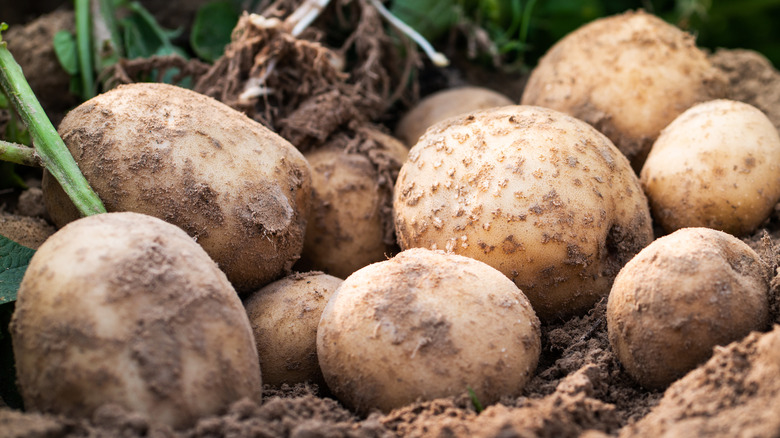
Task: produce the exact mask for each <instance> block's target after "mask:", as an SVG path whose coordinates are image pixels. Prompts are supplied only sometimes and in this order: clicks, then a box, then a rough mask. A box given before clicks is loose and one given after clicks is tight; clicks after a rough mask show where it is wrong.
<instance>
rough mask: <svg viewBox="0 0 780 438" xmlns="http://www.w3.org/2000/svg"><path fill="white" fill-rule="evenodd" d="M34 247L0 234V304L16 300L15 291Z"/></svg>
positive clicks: (33, 251) (33, 252)
mask: <svg viewBox="0 0 780 438" xmlns="http://www.w3.org/2000/svg"><path fill="white" fill-rule="evenodd" d="M33 254H35V250H34V249H30V248H27V247H26V246H22V245H19V244H18V243H16V242H14V241H13V240H11V239H8V238H7V237H5V236H0V304H5V303H10V302H12V301H16V292H17V291H18V290H19V284H21V282H22V277H24V272H25V271H26V270H27V265H28V264H29V263H30V259H31V258H32V256H33Z"/></svg>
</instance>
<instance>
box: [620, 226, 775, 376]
mask: <svg viewBox="0 0 780 438" xmlns="http://www.w3.org/2000/svg"><path fill="white" fill-rule="evenodd" d="M768 291H769V280H768V278H767V274H766V267H765V265H764V263H763V262H762V261H761V259H760V258H759V256H758V255H757V254H756V253H755V252H754V251H753V250H752V249H750V247H749V246H747V244H745V243H743V242H742V241H741V240H739V239H737V238H735V237H733V236H731V235H729V234H726V233H723V232H721V231H716V230H711V229H708V228H683V229H681V230H679V231H676V232H674V233H672V234H670V235H667V236H665V237H661V238H659V239H658V240H656V241H655V242H653V243H652V244H650V245H649V246H648V247H647V248H645V249H643V250H642V251H641V252H640V253H639V254H637V256H636V257H634V258H633V259H632V260H631V261H630V262H628V264H626V266H625V267H624V268H623V269H622V270H621V271H620V274H618V276H617V278H616V279H615V283H614V285H613V286H612V291H611V292H610V294H609V300H608V302H607V328H608V332H609V341H610V344H611V345H612V349H613V350H614V351H615V354H616V355H617V357H618V359H619V360H620V362H621V363H622V364H623V367H624V368H625V370H626V372H627V373H628V374H629V375H630V376H631V377H632V378H634V379H635V380H636V381H637V382H638V383H639V384H641V385H642V386H644V387H646V388H651V389H660V388H664V387H666V386H667V385H669V384H670V383H672V382H673V381H674V380H676V379H677V378H679V377H682V376H683V375H684V374H685V373H686V372H688V371H690V370H692V369H693V368H695V367H696V366H697V365H699V364H700V363H702V362H704V361H706V360H707V359H708V358H709V357H710V355H711V354H712V348H713V347H715V346H716V345H725V344H727V343H729V342H732V341H736V340H739V339H742V338H743V337H744V336H746V335H747V334H748V333H749V332H750V331H751V330H763V329H765V328H766V327H767V325H768V324H769V302H768V301H769V298H768Z"/></svg>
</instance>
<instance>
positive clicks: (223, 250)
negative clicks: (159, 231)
mask: <svg viewBox="0 0 780 438" xmlns="http://www.w3.org/2000/svg"><path fill="white" fill-rule="evenodd" d="M59 133H60V135H61V136H62V138H63V140H65V143H66V144H67V146H68V149H70V152H71V154H73V156H74V157H75V158H76V161H77V162H78V164H79V167H80V168H81V170H82V172H83V173H84V175H85V176H86V178H87V180H88V181H89V183H90V184H91V185H92V187H93V188H94V189H95V191H96V192H97V194H98V195H99V196H100V198H101V199H102V200H103V202H104V204H105V205H106V209H107V210H108V211H134V212H138V213H145V214H148V215H151V216H155V217H158V218H160V219H163V220H165V221H167V222H170V223H172V224H174V225H178V226H179V227H181V228H182V229H184V230H185V231H186V232H187V233H188V234H189V235H190V236H192V237H194V238H195V239H196V240H197V241H198V243H199V244H200V245H201V246H203V248H204V249H205V250H206V252H207V253H209V255H210V256H211V257H212V258H213V259H214V260H215V261H216V262H217V263H218V264H219V267H220V268H221V269H223V270H224V271H225V273H226V274H227V276H228V279H229V280H230V281H231V282H232V283H233V285H234V286H235V287H236V289H238V290H239V292H246V291H251V290H256V289H257V288H259V287H261V286H263V285H264V284H267V283H269V282H270V281H272V280H274V279H275V278H277V277H280V276H282V275H283V274H284V273H285V272H287V271H288V270H289V268H290V267H291V266H292V264H293V263H294V262H295V261H296V260H297V259H298V258H299V256H300V253H301V250H302V248H303V235H304V231H305V229H306V218H307V215H308V211H309V198H310V191H311V175H310V169H309V166H308V164H307V163H306V160H305V159H304V158H303V156H302V155H301V154H300V153H299V152H298V151H297V150H296V149H295V148H294V147H293V146H292V145H290V144H289V143H288V142H287V141H285V140H284V139H282V138H281V137H280V136H278V135H276V134H275V133H273V132H271V131H270V130H268V129H266V128H265V127H263V126H262V125H260V124H259V123H257V122H254V121H252V120H250V119H249V118H247V117H246V116H245V115H243V114H241V113H239V112H238V111H235V110H233V109H231V108H229V107H228V106H226V105H223V104H222V103H219V102H217V101H216V100H214V99H211V98H209V97H206V96H203V95H200V94H198V93H195V92H192V91H189V90H186V89H183V88H178V87H174V86H171V85H165V84H148V83H145V84H133V85H126V86H122V87H119V88H118V89H115V90H112V91H109V92H107V93H105V94H102V95H100V96H97V97H95V98H93V99H90V100H89V101H87V102H85V103H83V104H81V105H80V106H79V107H77V108H76V109H74V110H73V111H71V112H70V113H69V114H68V115H67V116H66V117H65V119H64V120H63V121H62V124H61V125H60V127H59ZM56 184H57V183H56V182H55V181H54V179H53V178H45V180H44V190H45V193H46V197H47V206H49V210H50V213H51V216H52V219H53V220H54V221H55V222H56V223H57V225H59V226H62V225H64V224H65V223H67V222H68V221H70V220H73V219H75V217H76V216H74V215H73V214H72V213H70V214H69V213H68V212H67V211H66V210H67V209H65V210H63V209H62V208H61V206H62V205H63V204H65V205H67V204H68V203H69V201H68V200H67V198H66V197H65V195H64V192H63V191H62V190H61V188H59V186H57V185H56ZM58 206H60V208H58Z"/></svg>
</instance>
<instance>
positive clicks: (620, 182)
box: [393, 106, 653, 321]
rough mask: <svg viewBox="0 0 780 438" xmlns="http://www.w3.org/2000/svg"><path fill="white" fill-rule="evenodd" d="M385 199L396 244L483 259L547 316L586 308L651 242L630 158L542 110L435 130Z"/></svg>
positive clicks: (459, 121) (502, 113) (483, 115)
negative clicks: (389, 204)
mask: <svg viewBox="0 0 780 438" xmlns="http://www.w3.org/2000/svg"><path fill="white" fill-rule="evenodd" d="M393 206H394V210H395V227H396V233H397V235H398V241H399V243H400V245H401V248H403V249H407V248H413V247H424V248H431V249H443V250H446V251H448V252H454V253H456V254H460V255H464V256H467V257H471V258H474V259H477V260H480V261H483V262H485V263H487V264H488V265H490V266H492V267H494V268H496V269H498V270H499V271H501V272H503V273H504V275H506V276H508V277H509V278H510V279H512V280H513V281H514V282H515V284H516V285H517V286H518V287H519V288H520V289H521V290H522V291H523V292H524V293H525V294H526V296H528V299H530V300H531V304H533V306H534V310H535V311H536V314H537V315H538V316H539V318H541V319H542V320H548V321H549V320H552V319H554V318H557V317H566V316H570V315H574V314H578V313H583V312H585V311H587V310H588V309H589V308H591V307H592V306H593V305H594V304H595V303H596V302H597V301H598V300H599V299H600V298H601V297H604V296H606V295H607V294H608V293H609V288H610V286H611V285H612V280H613V279H614V278H615V275H617V273H618V271H619V270H620V268H621V267H622V266H623V265H624V264H625V263H626V262H627V261H628V260H630V259H631V257H633V255H634V254H636V253H637V252H639V250H640V249H642V248H644V247H645V246H646V245H647V244H649V243H650V242H651V241H652V239H653V232H652V228H651V221H650V211H649V208H648V205H647V199H646V198H645V195H644V194H643V193H642V189H641V187H640V186H639V181H638V179H637V177H636V175H635V174H634V172H633V170H632V169H631V166H630V165H629V163H628V161H627V160H626V158H625V157H624V156H623V155H622V154H621V153H620V152H619V151H618V150H617V149H616V148H615V146H614V145H613V144H612V143H611V142H610V141H609V139H607V138H606V137H605V136H604V135H602V134H601V133H599V132H598V131H596V130H595V129H593V127H591V126H589V125H588V124H586V123H584V122H582V121H580V120H577V119H575V118H573V117H571V116H568V115H566V114H563V113H561V112H558V111H554V110H551V109H546V108H540V107H531V106H508V107H501V108H494V109H490V110H484V111H478V112H475V113H471V114H469V115H464V116H459V117H454V118H450V119H448V120H446V121H444V122H441V123H439V124H437V125H435V126H433V127H431V128H430V129H429V130H428V131H427V132H426V133H425V135H423V137H422V138H421V139H420V141H419V142H418V143H417V144H416V145H415V146H414V147H413V148H412V150H411V151H410V152H409V159H408V160H407V161H406V163H404V165H403V167H402V168H401V172H400V174H399V175H398V181H397V182H396V186H395V198H394V204H393Z"/></svg>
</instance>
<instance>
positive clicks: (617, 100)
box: [521, 11, 726, 170]
mask: <svg viewBox="0 0 780 438" xmlns="http://www.w3.org/2000/svg"><path fill="white" fill-rule="evenodd" d="M725 83H726V80H725V77H724V76H723V75H722V73H720V72H719V71H717V70H716V69H715V68H713V67H712V65H711V64H710V62H709V60H708V59H707V55H706V54H705V53H704V52H703V51H701V50H699V49H698V48H697V47H696V44H695V41H694V38H693V37H692V36H691V35H689V34H687V33H685V32H683V31H681V30H680V29H677V28H676V27H674V26H672V25H670V24H668V23H666V22H665V21H663V20H661V19H660V18H658V17H655V16H653V15H650V14H647V13H644V12H641V11H639V12H626V13H624V14H621V15H616V16H613V17H607V18H603V19H600V20H596V21H593V22H591V23H588V24H586V25H585V26H583V27H581V28H579V29H577V30H575V31H574V32H572V33H571V34H569V35H567V36H566V37H565V38H563V39H561V40H560V41H558V42H557V43H556V44H555V45H554V46H553V47H552V48H551V49H550V50H549V51H548V52H547V54H545V56H544V57H543V58H542V59H541V60H540V61H539V64H538V65H537V67H536V68H535V69H534V70H533V72H532V73H531V76H530V78H529V79H528V84H527V85H526V88H525V91H524V93H523V98H522V101H521V102H522V103H523V104H526V105H540V106H544V107H548V108H553V109H556V110H559V111H563V112H565V113H568V114H571V115H573V116H574V117H577V118H578V119H582V120H584V121H586V122H588V123H590V124H591V125H593V126H595V127H596V128H597V129H598V130H599V131H601V132H603V133H604V134H606V135H607V137H609V138H610V140H612V141H613V142H614V143H615V145H616V146H617V147H618V149H620V151H621V152H623V154H625V155H626V156H627V157H628V158H629V160H631V162H632V163H633V164H634V166H635V167H636V169H637V170H638V169H640V168H641V165H642V162H643V161H644V159H645V157H646V156H647V152H648V151H649V150H650V146H651V145H652V144H653V141H654V140H655V139H656V137H658V134H659V133H660V132H661V130H662V129H663V128H664V127H665V126H666V125H668V124H669V123H671V121H672V120H674V118H675V117H677V116H678V115H679V114H680V113H682V112H683V111H685V110H686V109H687V108H689V107H690V106H692V105H693V104H695V103H697V102H702V101H705V100H710V99H713V98H718V97H722V96H723V94H724V90H725Z"/></svg>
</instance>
